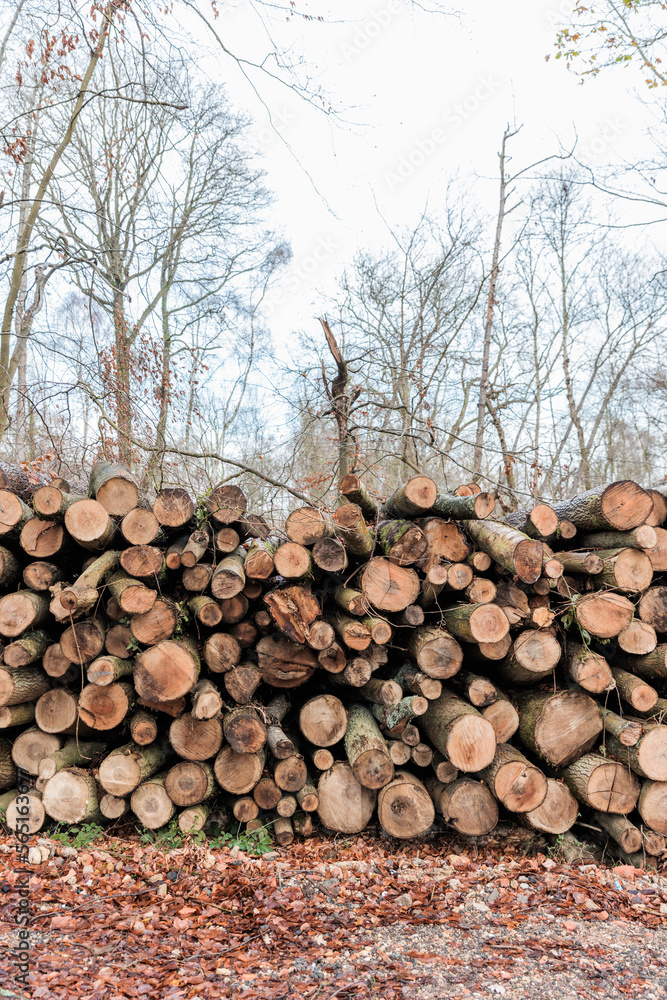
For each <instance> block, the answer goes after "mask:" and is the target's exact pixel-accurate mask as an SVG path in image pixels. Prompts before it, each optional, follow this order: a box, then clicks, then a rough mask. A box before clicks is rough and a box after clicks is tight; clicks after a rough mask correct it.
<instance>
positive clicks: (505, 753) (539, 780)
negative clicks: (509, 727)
mask: <svg viewBox="0 0 667 1000" xmlns="http://www.w3.org/2000/svg"><path fill="white" fill-rule="evenodd" d="M480 777H482V778H483V779H484V781H485V782H486V783H487V785H488V786H489V788H490V789H491V791H492V792H493V794H494V795H495V797H496V798H497V799H498V801H499V802H502V804H503V805H504V806H505V808H506V809H509V810H510V812H517V813H525V812H531V811H532V810H533V809H537V807H538V806H540V805H542V803H543V802H544V800H545V798H546V796H547V779H546V777H545V775H544V774H543V773H542V772H541V771H540V769H539V768H537V767H535V766H534V765H533V764H531V763H530V762H529V761H528V760H526V758H525V757H524V756H523V754H522V753H521V752H520V751H519V750H517V749H516V747H513V746H511V744H509V743H499V744H498V746H497V747H496V753H495V756H494V758H493V760H492V762H491V763H490V764H489V765H488V767H485V768H484V769H483V770H481V771H480Z"/></svg>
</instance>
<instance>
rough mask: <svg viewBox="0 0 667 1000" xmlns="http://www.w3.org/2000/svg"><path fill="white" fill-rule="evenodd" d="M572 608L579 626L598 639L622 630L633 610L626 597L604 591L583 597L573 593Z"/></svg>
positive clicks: (610, 637)
mask: <svg viewBox="0 0 667 1000" xmlns="http://www.w3.org/2000/svg"><path fill="white" fill-rule="evenodd" d="M572 609H573V611H574V615H575V618H576V620H577V622H578V624H579V626H580V628H582V629H585V631H586V632H588V633H590V635H594V636H596V637H597V638H598V639H612V638H613V637H614V636H616V635H618V634H619V632H623V630H624V629H626V628H627V627H628V626H629V624H630V622H631V621H632V616H633V614H634V610H635V609H634V606H633V605H632V604H631V603H630V601H629V600H628V599H627V597H623V595H622V594H614V593H613V592H604V591H600V592H599V593H596V594H586V595H584V596H583V597H581V596H578V595H575V596H574V597H573V598H572Z"/></svg>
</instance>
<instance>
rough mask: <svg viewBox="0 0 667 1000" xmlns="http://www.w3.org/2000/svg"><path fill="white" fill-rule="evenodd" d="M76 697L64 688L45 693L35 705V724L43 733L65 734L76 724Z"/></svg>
mask: <svg viewBox="0 0 667 1000" xmlns="http://www.w3.org/2000/svg"><path fill="white" fill-rule="evenodd" d="M77 714H78V700H77V695H76V694H75V693H74V692H73V691H68V690H67V689H66V688H53V690H52V691H45V692H44V694H43V695H41V696H40V697H39V698H38V699H37V703H36V704H35V722H36V723H37V725H38V726H39V728H40V729H42V730H43V731H44V732H45V733H65V732H68V731H69V730H70V729H71V728H72V727H73V726H74V725H75V723H76V720H77Z"/></svg>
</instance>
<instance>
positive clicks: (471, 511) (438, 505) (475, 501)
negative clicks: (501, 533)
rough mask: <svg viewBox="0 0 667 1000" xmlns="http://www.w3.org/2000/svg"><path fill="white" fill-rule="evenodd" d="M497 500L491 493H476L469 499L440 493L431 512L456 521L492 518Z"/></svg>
mask: <svg viewBox="0 0 667 1000" xmlns="http://www.w3.org/2000/svg"><path fill="white" fill-rule="evenodd" d="M495 506H496V500H495V497H494V496H492V495H491V494H490V493H475V494H474V495H473V496H469V497H457V496H454V495H453V494H451V493H438V495H437V497H436V499H435V501H434V502H433V505H432V507H431V510H432V511H434V512H435V513H436V514H441V515H442V516H443V517H447V518H453V519H455V520H467V519H471V520H472V519H479V520H483V519H484V518H487V517H490V516H491V514H493V511H494V510H495Z"/></svg>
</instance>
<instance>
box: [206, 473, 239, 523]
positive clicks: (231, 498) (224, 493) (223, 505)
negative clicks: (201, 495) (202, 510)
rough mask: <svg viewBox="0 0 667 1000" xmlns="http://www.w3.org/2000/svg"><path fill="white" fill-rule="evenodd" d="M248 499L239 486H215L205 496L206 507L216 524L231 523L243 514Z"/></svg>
mask: <svg viewBox="0 0 667 1000" xmlns="http://www.w3.org/2000/svg"><path fill="white" fill-rule="evenodd" d="M247 506H248V500H247V498H246V495H245V493H244V492H243V490H242V489H241V488H240V487H239V486H232V485H230V484H229V483H227V484H226V485H224V486H216V488H215V489H214V490H212V491H211V493H209V495H208V496H207V498H206V509H207V510H208V512H209V514H210V516H211V517H212V518H213V520H214V521H215V523H216V524H221V525H224V524H233V523H234V521H240V520H241V518H242V517H243V515H244V514H245V511H246V508H247Z"/></svg>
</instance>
